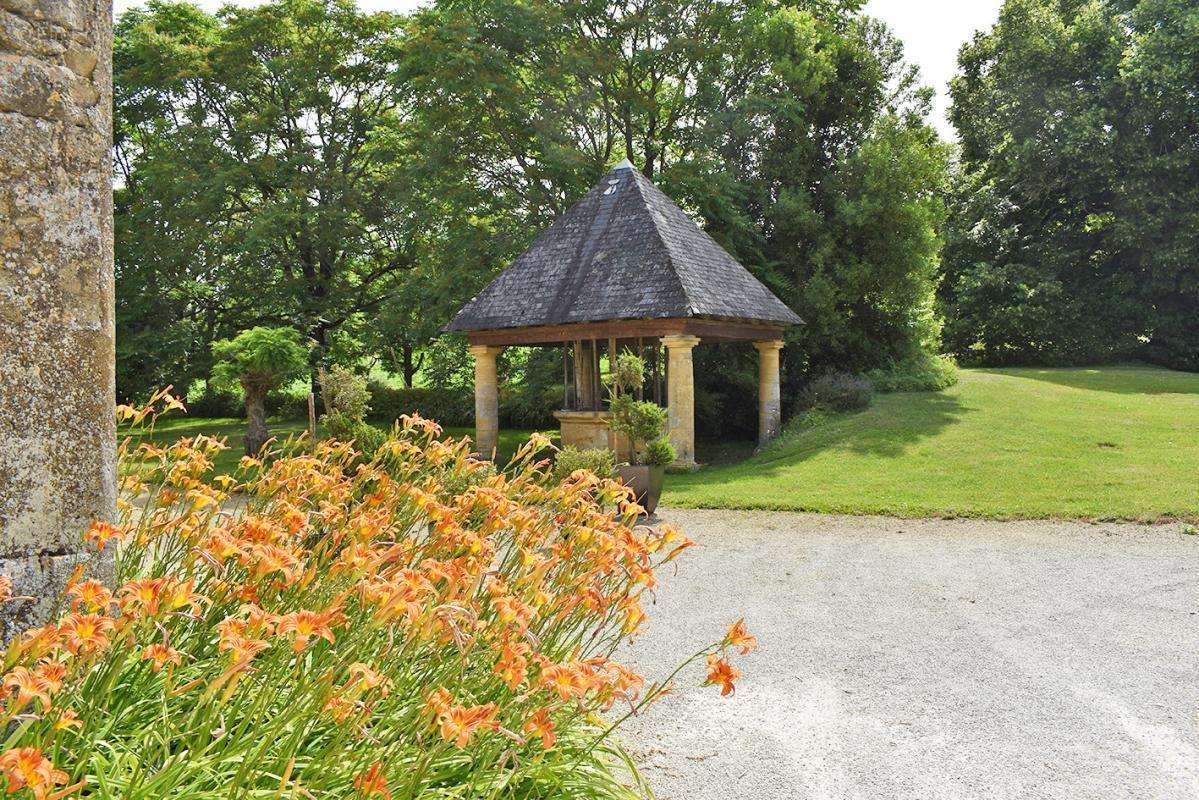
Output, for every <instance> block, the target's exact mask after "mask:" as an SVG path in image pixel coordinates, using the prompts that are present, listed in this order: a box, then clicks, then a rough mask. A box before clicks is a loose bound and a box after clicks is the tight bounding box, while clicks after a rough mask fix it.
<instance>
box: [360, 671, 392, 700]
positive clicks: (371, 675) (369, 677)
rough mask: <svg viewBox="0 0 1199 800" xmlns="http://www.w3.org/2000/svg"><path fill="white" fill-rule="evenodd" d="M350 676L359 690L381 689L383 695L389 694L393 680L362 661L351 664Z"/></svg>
mask: <svg viewBox="0 0 1199 800" xmlns="http://www.w3.org/2000/svg"><path fill="white" fill-rule="evenodd" d="M350 677H351V678H352V679H353V683H354V685H355V687H356V688H357V689H358V691H360V692H369V691H370V690H371V689H379V691H380V694H381V695H382V696H383V697H386V696H387V692H388V690H389V686H390V684H391V681H389V680H388V679H387V678H386V677H385V676H383V675H380V674H379V673H378V672H375V671H374V670H373V669H371V668H370V667H368V666H367V665H366V664H363V663H361V662H359V663H357V664H351V665H350Z"/></svg>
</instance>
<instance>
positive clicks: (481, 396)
mask: <svg viewBox="0 0 1199 800" xmlns="http://www.w3.org/2000/svg"><path fill="white" fill-rule="evenodd" d="M503 349H504V348H502V347H491V346H490V345H485V344H475V345H471V347H470V354H471V355H472V356H474V357H475V450H477V451H478V452H479V453H480V454H481V455H482V456H483V457H484V458H492V459H494V458H495V449H496V446H497V445H499V443H500V390H499V383H498V381H497V379H496V372H495V359H496V356H498V355H499V354H500V353H501V352H502V351H503Z"/></svg>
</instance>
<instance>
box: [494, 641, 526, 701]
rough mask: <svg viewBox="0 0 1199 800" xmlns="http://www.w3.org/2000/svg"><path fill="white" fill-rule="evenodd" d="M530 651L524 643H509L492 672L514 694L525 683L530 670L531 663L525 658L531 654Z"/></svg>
mask: <svg viewBox="0 0 1199 800" xmlns="http://www.w3.org/2000/svg"><path fill="white" fill-rule="evenodd" d="M530 649H531V648H530V647H529V646H528V645H527V644H525V643H524V642H509V643H508V644H505V645H504V648H503V650H502V651H501V652H500V657H499V660H497V661H496V662H495V666H494V667H493V668H492V672H494V673H495V674H496V675H498V676H499V677H500V679H502V680H503V681H504V683H506V684H508V688H509V689H511V690H512V691H514V692H515V691H516V690H517V689H519V688H520V687H521V684H523V683H524V682H525V672H526V670H528V668H529V661H528V659H527V658H525V656H527V655H528V654H529V650H530Z"/></svg>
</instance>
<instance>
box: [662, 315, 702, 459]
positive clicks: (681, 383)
mask: <svg viewBox="0 0 1199 800" xmlns="http://www.w3.org/2000/svg"><path fill="white" fill-rule="evenodd" d="M662 344H664V345H665V346H666V408H667V412H668V415H667V436H668V437H669V438H670V443H671V444H672V445H674V450H675V460H674V464H673V465H672V466H674V467H676V468H682V469H694V468H695V369H694V367H693V366H692V362H691V351H692V349H694V348H695V346H696V345H697V344H699V337H697V336H663V337H662Z"/></svg>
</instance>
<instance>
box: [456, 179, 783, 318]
mask: <svg viewBox="0 0 1199 800" xmlns="http://www.w3.org/2000/svg"><path fill="white" fill-rule="evenodd" d="M687 317H703V318H712V319H726V320H737V321H753V322H763V323H771V324H777V325H794V324H797V323H799V322H800V319H799V317H798V316H796V314H795V312H793V311H792V310H791V309H789V308H788V307H787V306H786V305H785V304H784V303H783V302H782V301H781V300H779V299H778V298H777V297H775V296H774V295H773V294H771V292H770V290H769V289H767V288H766V287H765V286H763V285H762V283H761V282H759V281H758V279H757V278H755V277H754V276H753V275H751V274H750V272H749V270H747V269H746V268H745V267H743V266H741V264H739V263H738V262H737V260H736V259H735V258H733V257H732V256H731V255H729V253H728V252H727V251H726V250H725V249H724V248H723V247H721V246H720V245H718V244H717V243H716V242H715V241H714V240H713V239H712V237H711V236H709V235H708V234H707V233H705V232H704V231H703V230H702V229H701V228H700V227H699V226H698V225H696V224H695V222H694V221H693V220H692V219H691V217H689V216H688V215H687V214H686V212H684V211H683V210H682V209H681V208H679V207H678V206H677V205H675V204H674V202H673V201H671V199H670V198H669V197H667V196H666V195H665V194H663V193H662V192H661V191H660V190H659V189H658V188H657V187H656V186H654V185H653V184H652V183H651V182H650V181H649V179H648V178H646V177H645V176H644V175H643V174H642V173H641V171H640V170H638V169H636V168H634V167H633V165H632V164H631V163H629V162H628V161H622V162H621V163H620V164H617V165H616V167H614V168H613V169H612V171H611V172H609V173H608V174H607V175H606V176H604V178H603V179H602V180H601V181H600V182H599V185H598V186H596V187H595V188H594V189H592V190H591V191H590V192H588V193H587V194H586V195H585V196H584V197H583V199H582V200H580V201H579V202H578V203H576V204H575V205H574V207H573V208H571V209H570V210H569V211H567V212H566V213H565V214H563V215H562V216H561V217H559V218H558V219H557V220H556V221H555V222H554V223H553V224H552V225H550V227H548V228H546V229H545V230H544V231H542V232H541V234H540V235H539V236H538V237H537V238H536V239H534V240H533V244H532V245H531V246H530V247H529V249H528V250H526V251H525V252H524V253H523V254H522V255H521V256H520V257H518V258H517V259H516V260H515V261H513V262H512V264H511V265H510V266H509V267H508V268H507V269H506V270H504V271H503V272H502V273H500V275H499V276H498V277H497V278H496V279H495V280H494V281H492V282H491V284H490V285H488V286H487V288H486V289H484V290H483V291H482V292H480V293H479V295H478V296H476V297H475V298H474V299H473V300H471V301H470V302H469V303H467V304H466V305H465V306H463V307H462V309H461V310H460V311H459V312H458V314H457V315H456V316H455V317H454V319H453V320H452V321H451V322H450V324H449V325H447V326H446V330H447V331H474V330H491V329H496V328H523V327H529V326H539V325H562V324H568V323H580V322H602V321H607V320H633V319H671V318H687Z"/></svg>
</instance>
